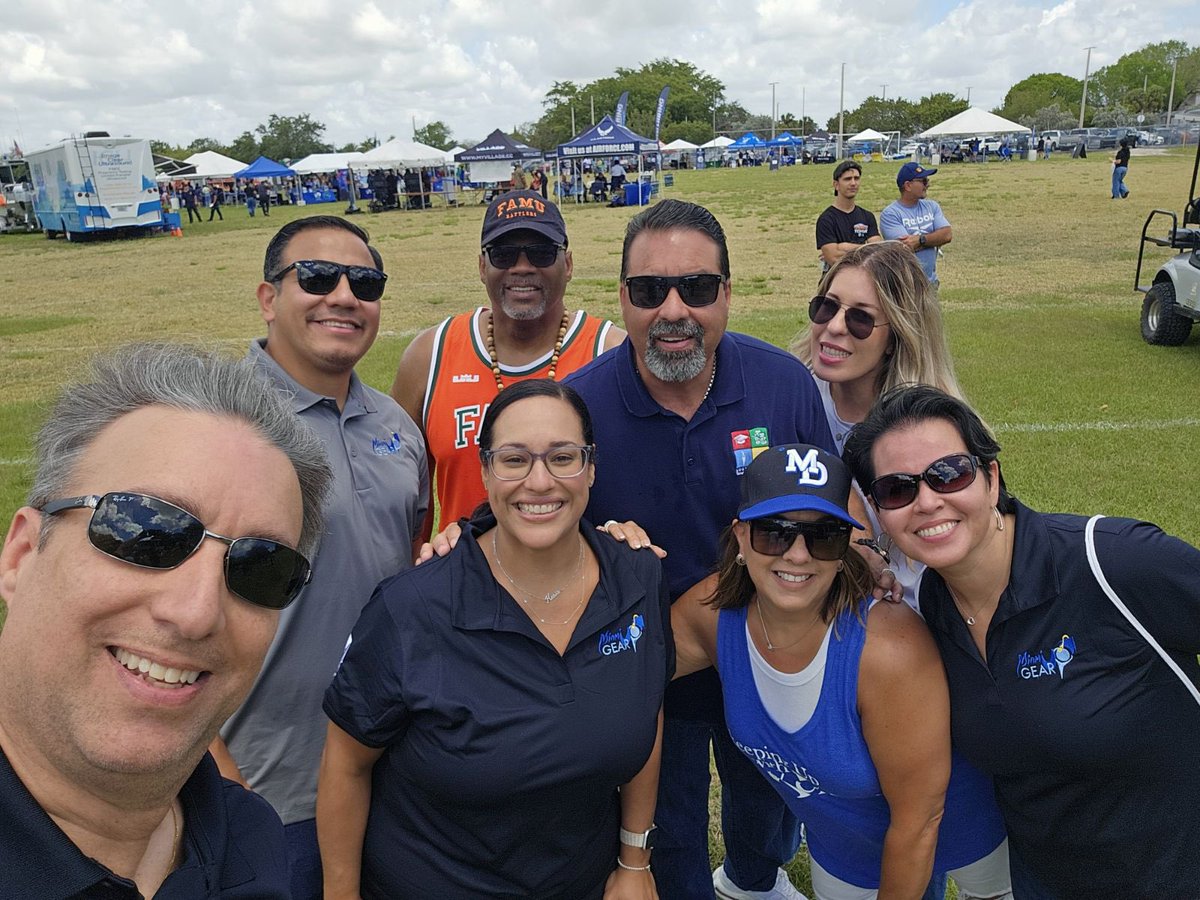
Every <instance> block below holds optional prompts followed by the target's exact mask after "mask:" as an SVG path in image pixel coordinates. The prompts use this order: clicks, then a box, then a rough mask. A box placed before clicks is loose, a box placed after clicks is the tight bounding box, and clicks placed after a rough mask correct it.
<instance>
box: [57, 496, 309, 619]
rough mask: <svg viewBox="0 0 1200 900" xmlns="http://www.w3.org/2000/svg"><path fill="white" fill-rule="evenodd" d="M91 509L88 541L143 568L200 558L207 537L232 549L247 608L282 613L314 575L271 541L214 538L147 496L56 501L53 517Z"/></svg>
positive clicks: (228, 560)
mask: <svg viewBox="0 0 1200 900" xmlns="http://www.w3.org/2000/svg"><path fill="white" fill-rule="evenodd" d="M69 509H90V510H92V518H91V521H90V522H89V523H88V531H87V534H88V541H89V542H91V545H92V546H93V547H95V548H96V549H97V550H99V551H100V552H101V553H103V554H105V555H106V556H111V557H112V558H113V559H119V560H120V561H121V562H126V563H129V564H130V565H134V566H140V567H141V568H143V569H174V568H176V567H177V566H180V565H182V564H183V561H184V560H186V559H187V558H188V557H189V556H191V555H192V554H193V553H195V552H196V551H197V550H198V549H199V548H200V545H201V544H202V543H203V542H204V539H205V538H206V537H209V538H212V539H213V540H217V541H220V542H221V543H223V544H227V545H228V549H227V550H226V551H225V584H226V586H227V587H228V588H229V590H230V591H232V592H233V593H235V594H237V595H238V596H239V597H241V598H242V599H243V600H245V601H247V602H248V603H253V604H254V605H255V606H264V607H266V608H267V609H283V608H284V607H286V606H287V605H288V604H289V603H291V602H292V601H293V600H295V599H296V595H297V594H298V593H300V589H301V588H302V587H304V585H305V584H306V583H307V582H308V579H309V576H310V574H311V568H310V567H309V564H308V560H307V559H305V558H304V556H303V555H301V554H300V552H299V551H297V550H293V549H292V548H291V547H289V546H287V545H286V544H281V543H280V542H279V541H273V540H271V539H269V538H257V537H241V538H228V537H225V536H224V535H220V534H215V533H213V532H211V531H209V530H208V529H207V528H205V527H204V523H203V522H201V521H200V520H199V519H197V518H196V517H195V516H193V515H192V514H191V513H190V512H188V511H187V510H186V509H180V508H179V507H178V506H176V505H175V504H173V503H168V502H167V501H166V500H159V499H158V498H157V497H150V496H147V495H146V494H136V493H129V492H112V493H108V494H105V495H104V496H99V495H97V494H92V495H90V496H87V497H67V498H64V499H62V500H51V501H50V502H49V503H47V504H46V505H45V506H43V507H42V512H43V513H45V514H46V515H48V516H53V515H57V514H58V513H62V512H66V511H67V510H69Z"/></svg>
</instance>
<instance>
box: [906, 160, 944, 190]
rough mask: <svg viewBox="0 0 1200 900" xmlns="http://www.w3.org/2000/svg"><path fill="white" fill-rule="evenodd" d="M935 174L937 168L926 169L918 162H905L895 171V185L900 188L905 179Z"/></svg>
mask: <svg viewBox="0 0 1200 900" xmlns="http://www.w3.org/2000/svg"><path fill="white" fill-rule="evenodd" d="M936 174H937V169H927V168H925V167H924V166H923V165H921V164H920V163H915V162H907V163H905V164H904V165H902V166H901V167H900V171H899V172H897V173H896V187H900V188H902V187H904V182H906V181H916V180H917V179H918V178H928V177H929V176H930V175H936Z"/></svg>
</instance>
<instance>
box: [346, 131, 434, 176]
mask: <svg viewBox="0 0 1200 900" xmlns="http://www.w3.org/2000/svg"><path fill="white" fill-rule="evenodd" d="M451 161H453V157H451ZM358 164H360V165H364V166H366V167H367V168H369V169H409V168H421V167H423V166H444V165H446V164H447V160H446V151H445V150H439V149H438V148H437V147H430V146H429V145H428V144H420V143H417V142H416V141H402V140H400V139H399V138H393V139H392V140H390V141H388V142H387V143H386V144H380V145H379V146H378V147H376V148H375V149H374V150H368V151H367V152H366V153H364V154H362V156H361V157H360V158H359V160H358Z"/></svg>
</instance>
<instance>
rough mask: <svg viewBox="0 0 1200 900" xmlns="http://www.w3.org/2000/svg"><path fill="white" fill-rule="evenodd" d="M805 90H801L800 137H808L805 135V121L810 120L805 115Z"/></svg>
mask: <svg viewBox="0 0 1200 900" xmlns="http://www.w3.org/2000/svg"><path fill="white" fill-rule="evenodd" d="M805 90H806V89H805V88H800V137H807V135H805V133H804V132H805V127H804V120H805V119H807V118H808V117H807V116H806V115H805V114H804V92H805Z"/></svg>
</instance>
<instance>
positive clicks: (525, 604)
mask: <svg viewBox="0 0 1200 900" xmlns="http://www.w3.org/2000/svg"><path fill="white" fill-rule="evenodd" d="M579 554H580V560H581V561H580V564H579V602H578V603H576V604H575V606H574V608H573V609H572V610H571V611H570V612H569V613H567V617H566V618H565V619H562V620H555V619H546V618H543V617H542V616H540V615H538V614H537V611H536V610H535V609H530V608H529V602H528V601H526V600H524V599H522V598H521V597H517V601H518V602H519V603H520V604H521V605H522V606H523V607H525V611H526V612H527V613H529V615H531V616H533V617H534V618H535V619H537V620H538V621H539V622H541V623H542V624H543V625H566V624H567V623H568V622H570V621H571V620H572V619H574V618H575V614H576V613H577V612H579V609H580V607H582V606H583V604H584V603H586V602H587V592H586V590H585V588H584V585H585V581H586V579H585V578H584V576H585V574H586V572H585V570H584V568H583V563H582V557H583V536H582V535H581V536H580V537H579ZM492 555H493V556H495V558H496V564H497V565H500V554H499V553H498V552H497V550H496V532H494V531H493V532H492ZM500 571H501V572H504V577H505V578H507V579H508V580H509V581H510V582H512V583H513V586H514V587H516V582H515V581H513V580H512V577H511V576H510V575H509V574H508V573H507V572H505V571H504V566H500ZM517 590H518V591H520V590H521V589H520V588H517ZM521 593H526V592H525V591H521ZM560 593H562V591H561V590H559V591H557V592H555V596H557V595H558V594H560ZM547 602H549V601H547Z"/></svg>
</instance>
